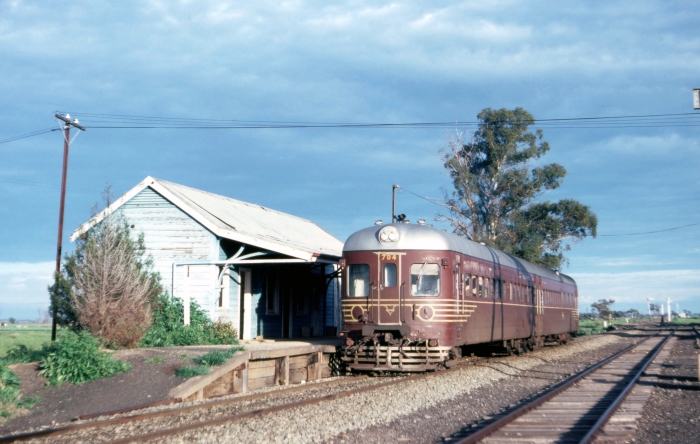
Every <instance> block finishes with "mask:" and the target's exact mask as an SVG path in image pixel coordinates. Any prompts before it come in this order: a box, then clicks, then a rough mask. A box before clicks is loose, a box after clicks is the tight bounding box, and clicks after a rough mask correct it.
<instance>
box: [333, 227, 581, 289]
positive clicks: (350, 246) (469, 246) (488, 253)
mask: <svg viewBox="0 0 700 444" xmlns="http://www.w3.org/2000/svg"><path fill="white" fill-rule="evenodd" d="M387 226H392V227H395V228H396V230H397V231H398V234H399V239H398V241H396V242H384V243H382V242H380V241H379V232H380V231H381V230H382V228H385V227H387ZM368 250H370V251H371V250H374V251H377V250H444V251H455V252H458V253H462V254H465V255H467V256H472V257H476V258H479V259H483V260H485V261H489V262H493V263H496V264H500V265H504V266H506V267H511V268H515V269H517V270H525V271H527V272H528V273H531V274H535V275H538V276H541V277H544V278H547V279H551V280H553V281H559V282H564V283H567V284H571V285H576V282H575V281H574V280H573V279H572V278H571V277H570V276H567V275H565V274H562V273H557V272H555V271H553V270H550V269H549V268H545V267H542V266H540V265H535V264H533V263H531V262H528V261H526V260H524V259H520V258H517V257H514V256H511V255H509V254H506V253H504V252H502V251H500V250H496V249H495V248H491V247H487V246H485V245H481V244H479V243H477V242H473V241H470V240H469V239H465V238H463V237H459V236H457V235H454V234H451V233H448V232H446V231H443V230H439V229H437V228H434V227H431V226H429V225H418V224H406V223H395V224H385V225H375V226H372V227H369V228H365V229H362V230H360V231H357V232H355V233H353V234H351V235H350V237H349V238H348V240H347V241H345V246H344V247H343V252H348V251H368Z"/></svg>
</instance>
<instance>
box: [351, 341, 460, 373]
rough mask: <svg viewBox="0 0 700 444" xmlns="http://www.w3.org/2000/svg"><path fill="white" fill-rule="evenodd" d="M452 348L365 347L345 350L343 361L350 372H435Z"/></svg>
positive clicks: (446, 358)
mask: <svg viewBox="0 0 700 444" xmlns="http://www.w3.org/2000/svg"><path fill="white" fill-rule="evenodd" d="M450 349H451V347H426V346H406V347H403V350H402V351H403V353H401V351H399V347H398V346H387V345H380V346H376V347H375V346H373V345H364V346H362V347H360V348H357V349H354V350H352V352H351V351H349V350H347V349H346V350H345V351H344V353H343V356H342V357H341V360H342V361H343V363H344V364H345V366H346V368H348V369H349V370H357V371H387V372H417V371H426V370H435V369H437V367H438V366H440V365H442V364H443V363H444V362H445V361H447V360H448V359H449V356H450Z"/></svg>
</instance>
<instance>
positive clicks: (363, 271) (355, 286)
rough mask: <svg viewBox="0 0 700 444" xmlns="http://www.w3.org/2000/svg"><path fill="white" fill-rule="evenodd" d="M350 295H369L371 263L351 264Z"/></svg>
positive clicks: (349, 274) (349, 273)
mask: <svg viewBox="0 0 700 444" xmlns="http://www.w3.org/2000/svg"><path fill="white" fill-rule="evenodd" d="M348 268H349V269H350V270H349V272H348V276H349V279H348V287H349V288H348V295H350V297H363V296H369V265H367V264H353V265H349V266H348Z"/></svg>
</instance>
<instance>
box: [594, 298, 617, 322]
mask: <svg viewBox="0 0 700 444" xmlns="http://www.w3.org/2000/svg"><path fill="white" fill-rule="evenodd" d="M614 303H615V299H598V302H594V303H592V304H591V307H592V308H593V310H595V311H596V312H598V315H599V316H600V317H601V318H605V317H608V316H610V315H611V314H613V311H612V310H611V309H610V306H611V305H612V304H614Z"/></svg>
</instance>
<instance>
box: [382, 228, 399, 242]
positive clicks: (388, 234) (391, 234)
mask: <svg viewBox="0 0 700 444" xmlns="http://www.w3.org/2000/svg"><path fill="white" fill-rule="evenodd" d="M398 240H399V230H397V229H396V227H392V226H386V227H384V228H382V229H381V230H379V242H381V243H387V242H397V241H398Z"/></svg>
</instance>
